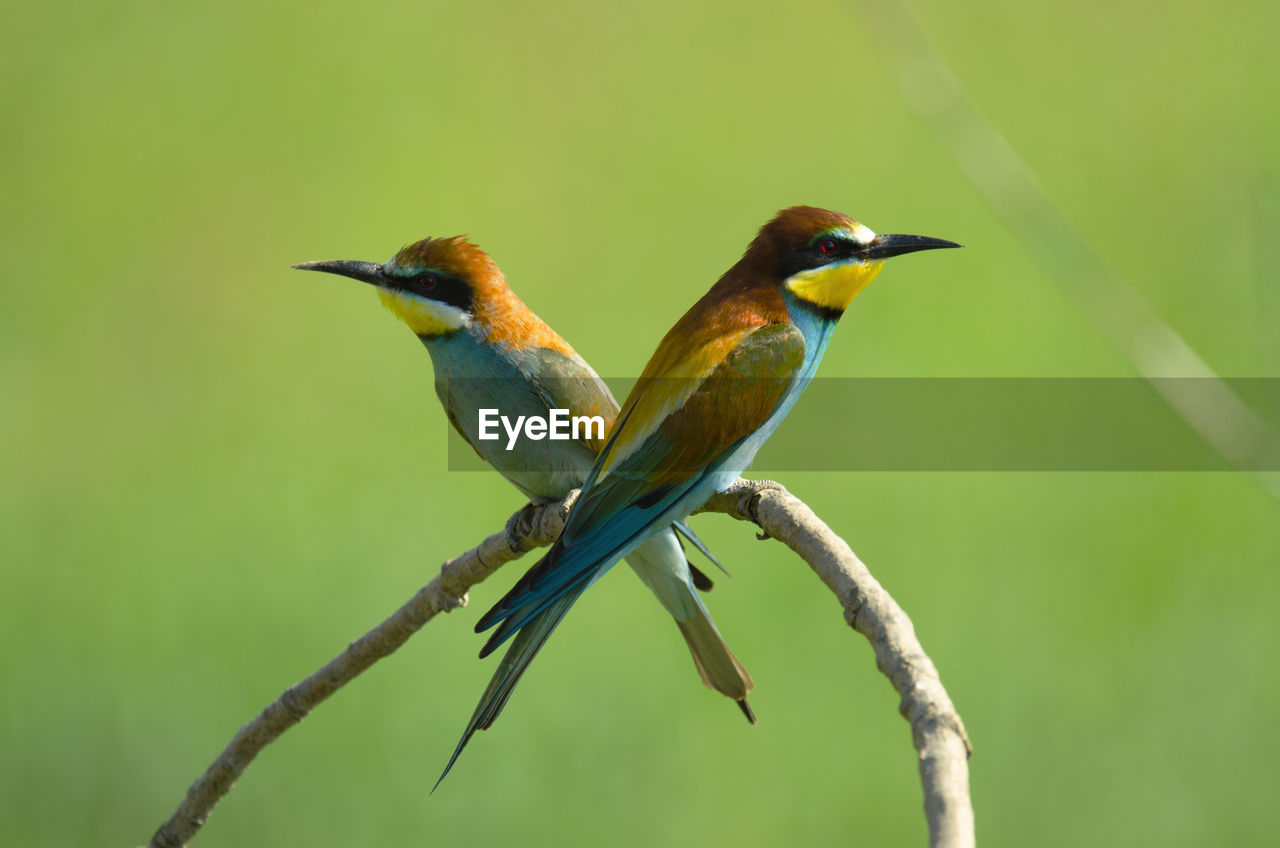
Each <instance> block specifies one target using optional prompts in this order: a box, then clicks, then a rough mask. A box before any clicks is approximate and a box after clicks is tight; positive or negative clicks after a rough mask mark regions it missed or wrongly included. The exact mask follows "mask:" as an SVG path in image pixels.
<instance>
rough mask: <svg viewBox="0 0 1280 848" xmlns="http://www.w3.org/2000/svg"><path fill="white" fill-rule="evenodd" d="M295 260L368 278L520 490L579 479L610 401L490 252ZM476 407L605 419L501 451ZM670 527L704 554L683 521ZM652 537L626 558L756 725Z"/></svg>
mask: <svg viewBox="0 0 1280 848" xmlns="http://www.w3.org/2000/svg"><path fill="white" fill-rule="evenodd" d="M295 267H296V268H300V269H303V270H308V271H325V272H328V273H332V274H341V275H343V276H346V277H351V278H354V279H356V280H361V281H363V282H366V283H371V284H372V285H374V286H376V287H377V289H378V294H379V296H380V297H381V299H382V302H383V303H384V304H386V306H387V307H388V308H389V309H390V310H391V311H392V312H393V313H395V315H396V316H397V317H399V318H400V319H401V320H402V321H403V322H404V323H405V324H407V325H408V326H409V328H410V329H411V330H413V332H414V333H416V334H417V336H418V338H419V339H421V340H422V343H423V344H424V345H425V346H426V348H427V352H428V353H430V355H431V361H432V364H433V365H434V368H435V389H436V395H437V396H438V397H439V398H440V402H441V404H443V406H444V410H445V414H446V415H447V416H448V418H449V421H450V423H452V424H453V426H454V427H455V428H456V429H457V430H458V432H459V433H461V434H462V436H463V438H464V439H466V440H467V442H468V443H470V444H471V446H472V447H473V448H474V449H475V450H476V452H477V453H478V454H479V455H480V456H481V457H482V458H483V459H485V460H486V461H488V462H489V463H490V464H491V465H493V466H494V467H495V468H497V469H498V470H499V471H500V472H501V473H502V475H503V476H504V477H506V478H507V479H508V480H509V481H511V482H512V483H513V484H514V485H515V486H516V487H517V488H518V489H520V491H521V492H523V493H524V494H525V495H526V496H527V497H529V498H530V499H532V500H534V501H536V502H541V503H546V502H551V501H558V500H561V499H563V498H564V497H565V496H566V495H567V494H569V492H570V491H572V490H573V489H575V488H577V487H578V486H580V485H582V482H583V480H585V479H586V475H587V472H588V471H589V470H590V468H591V466H592V463H593V462H594V461H595V458H596V455H597V453H598V452H599V450H600V448H601V447H602V445H603V444H604V434H605V433H606V432H607V431H608V428H609V427H611V426H612V425H613V421H614V418H615V416H616V415H617V413H618V403H617V401H616V400H614V397H613V395H612V393H610V391H609V388H608V386H606V385H605V383H604V381H603V380H601V379H600V378H599V377H598V376H597V375H596V372H595V371H593V370H592V369H591V366H589V365H588V364H587V363H586V362H585V361H584V360H583V359H582V357H580V356H579V355H578V354H577V353H576V352H574V350H573V348H571V347H570V346H569V344H568V343H567V342H566V341H565V340H564V339H562V338H561V337H560V336H559V335H557V334H556V332H555V331H554V330H552V329H551V328H550V327H549V326H547V324H545V323H544V322H543V321H542V320H541V319H540V318H538V316H537V315H535V314H534V313H533V312H532V311H531V310H530V309H529V308H528V307H527V306H525V305H524V303H523V302H521V300H520V299H519V298H518V297H516V295H515V294H514V293H513V292H512V291H511V289H510V288H508V286H507V284H506V281H505V279H504V277H503V275H502V272H501V271H500V270H499V268H498V266H497V263H495V262H494V261H493V260H492V259H491V258H490V257H489V255H488V254H487V253H485V252H484V251H483V250H481V249H480V248H478V247H476V246H475V245H473V244H471V243H470V242H468V241H466V240H465V239H463V238H461V237H457V238H445V239H423V240H422V241H419V242H416V243H414V244H411V245H409V246H408V247H405V248H404V249H402V250H401V251H400V252H399V253H397V254H396V255H395V256H394V257H392V258H391V260H390V261H388V262H386V263H385V264H382V265H379V264H376V263H372V262H352V261H341V260H340V261H332V262H306V263H303V264H301V265H297V266H295ZM482 409H495V410H498V411H500V413H501V414H502V415H503V416H506V417H508V418H509V419H510V420H515V419H516V417H517V416H522V415H523V416H526V417H527V416H539V417H542V418H544V419H546V418H548V416H549V413H550V410H551V409H566V410H568V411H569V413H568V414H569V415H570V416H583V417H591V416H599V417H601V418H602V419H603V422H602V426H601V427H600V428H599V429H598V433H591V432H590V431H589V430H588V431H586V432H583V431H580V435H581V436H582V438H579V439H570V440H552V439H549V438H543V439H538V440H533V439H529V438H525V439H520V440H518V441H517V442H516V444H515V448H514V449H513V450H507V444H508V439H507V435H506V434H505V433H503V434H502V437H501V438H499V439H482V438H480V426H479V418H480V410H482ZM499 432H501V428H499ZM679 529H680V530H681V532H682V533H684V534H685V535H686V536H687V537H688V538H689V539H690V540H691V541H693V542H694V544H695V545H697V546H698V547H699V548H700V549H701V550H703V552H704V553H706V549H705V547H703V546H702V544H701V542H699V541H698V540H697V539H696V537H694V536H693V535H692V533H691V532H690V531H689V530H688V528H687V527H684V525H683V524H681V525H680V527H679ZM651 536H652V537H651V538H650V539H649V540H647V541H646V542H645V543H644V544H643V545H641V546H639V547H637V548H635V550H633V551H631V552H629V554H628V556H627V561H628V562H629V563H630V564H631V566H632V567H633V568H634V570H635V572H636V574H638V575H639V576H640V579H641V580H642V581H643V582H644V583H645V585H647V586H648V587H649V588H650V590H652V591H653V593H654V594H655V595H657V597H658V599H659V600H660V601H661V602H662V605H663V606H664V607H665V608H666V609H667V611H668V612H669V613H670V614H671V615H672V617H673V618H675V620H676V623H677V625H678V626H679V628H680V632H681V634H682V635H683V636H684V638H685V642H686V643H687V644H688V646H689V651H690V653H691V654H692V655H693V660H694V664H695V666H696V667H697V669H698V673H699V674H700V675H701V677H702V679H703V682H705V683H706V684H707V686H709V687H711V688H713V689H716V690H718V691H720V692H722V693H723V694H725V695H727V696H728V697H730V698H732V699H733V700H735V701H736V702H737V703H738V705H739V706H740V707H741V709H742V711H743V713H744V714H745V715H746V716H747V718H748V719H749V720H750V721H751V722H752V723H754V722H755V716H754V715H753V714H752V712H751V708H750V707H749V706H748V705H747V695H748V693H750V691H751V689H752V687H753V685H754V684H753V683H752V681H751V677H750V675H748V674H747V671H746V669H744V668H743V667H742V664H741V663H740V662H739V661H738V659H737V658H736V657H735V656H734V655H733V652H732V651H731V650H729V646H728V645H726V644H725V642H724V640H723V639H722V638H721V636H720V633H719V631H718V630H717V629H716V626H715V623H714V622H713V621H712V620H711V617H710V615H709V614H708V613H707V610H706V608H705V607H704V606H703V604H702V601H701V600H700V599H699V598H698V596H697V593H696V592H695V591H694V586H695V583H697V584H699V585H702V586H703V587H704V588H709V587H710V581H709V580H707V578H706V577H705V576H704V575H702V574H701V573H700V572H697V570H696V569H693V568H692V567H691V566H690V565H689V564H688V562H687V560H686V559H685V556H684V551H683V550H682V548H681V546H680V543H679V541H678V540H677V538H676V535H675V533H674V532H673V531H672V529H671V527H670V525H668V526H667V527H666V528H662V529H660V530H658V531H655V534H651ZM708 556H710V554H708ZM571 603H572V599H566V600H564V601H562V602H560V603H557V604H553V605H552V606H550V607H549V608H548V609H547V610H545V611H543V612H542V613H541V615H540V616H534V617H533V619H531V620H530V622H529V624H528V626H527V627H525V629H524V630H523V631H521V634H520V636H519V637H517V639H516V641H515V642H514V643H513V645H512V648H511V650H510V651H508V653H507V655H506V656H505V657H504V658H503V661H502V663H501V664H500V665H499V667H498V670H497V673H496V674H495V676H494V679H493V682H492V683H491V684H490V686H489V689H488V690H487V691H486V698H485V704H484V709H478V710H477V711H476V714H475V715H474V716H473V717H472V729H475V728H485V727H488V726H489V725H490V724H492V723H493V721H494V720H495V719H496V718H497V716H498V713H499V712H500V711H501V710H502V707H503V705H504V704H505V703H506V699H507V697H508V696H509V695H510V694H511V691H512V690H513V689H514V687H515V684H516V682H517V681H518V680H519V678H520V675H521V674H523V672H524V669H525V668H526V667H527V665H528V663H529V661H530V660H532V659H533V655H534V654H535V653H537V651H538V649H539V648H540V647H541V646H542V643H543V642H544V641H545V640H546V637H547V636H548V635H550V632H551V630H552V629H553V628H554V627H555V625H556V624H557V623H558V622H559V621H560V618H561V617H563V615H564V613H565V612H566V611H567V610H568V608H569V605H570V604H571ZM468 732H469V733H470V730H469V731H468Z"/></svg>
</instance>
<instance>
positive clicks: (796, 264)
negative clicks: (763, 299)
mask: <svg viewBox="0 0 1280 848" xmlns="http://www.w3.org/2000/svg"><path fill="white" fill-rule="evenodd" d="M860 246H861V245H859V244H858V243H856V242H854V241H852V240H850V239H848V238H842V237H841V236H839V235H834V234H827V235H823V236H819V237H818V238H816V239H814V240H813V241H812V242H811V243H810V244H808V245H805V246H804V247H799V248H795V249H793V250H784V251H783V252H782V254H781V255H780V256H779V257H778V273H780V274H781V275H782V276H783V277H784V278H785V277H790V276H792V275H794V274H798V273H800V272H801V271H807V270H810V269H812V268H821V267H822V266H824V265H830V264H832V263H834V262H841V261H843V260H845V259H848V258H849V257H851V256H853V255H854V254H855V253H856V252H857V250H858V248H859V247H860ZM824 247H825V248H828V251H824V250H823V248H824Z"/></svg>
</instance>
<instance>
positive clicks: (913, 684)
mask: <svg viewBox="0 0 1280 848" xmlns="http://www.w3.org/2000/svg"><path fill="white" fill-rule="evenodd" d="M702 509H703V510H704V511H707V512H721V513H724V514H726V515H731V516H733V517H734V518H738V519H741V520H744V521H751V522H754V523H755V524H757V525H759V527H760V529H762V530H764V532H765V534H766V535H767V536H770V537H773V538H775V539H777V540H778V541H780V542H782V543H783V544H785V545H786V546H787V547H789V548H791V550H793V551H795V552H796V553H797V554H799V555H800V558H801V559H803V560H804V561H805V562H807V563H808V564H809V567H810V568H812V569H813V571H814V573H815V574H817V575H818V576H819V577H821V578H822V582H823V583H826V584H827V588H828V589H830V590H831V591H832V592H833V593H834V594H835V596H836V598H838V599H839V601H840V604H841V606H843V607H844V617H845V621H847V622H848V623H849V626H850V627H852V628H853V629H854V630H856V631H858V632H859V633H861V634H862V635H863V636H866V637H867V639H868V640H870V642H871V644H872V646H873V647H874V648H875V652H876V666H877V667H878V668H879V669H880V671H881V672H883V673H884V675H885V676H886V677H888V678H889V680H890V681H891V682H892V683H893V688H894V689H895V690H897V692H898V694H899V695H900V696H901V697H902V701H901V703H900V704H899V706H898V710H899V712H901V713H902V715H903V717H905V718H906V719H907V721H908V722H910V724H911V735H912V738H913V741H914V742H915V748H916V753H917V754H918V755H919V758H920V782H921V784H922V785H923V787H924V810H925V818H926V819H927V820H928V822H929V844H930V845H931V846H933V848H972V846H973V845H974V825H973V805H972V803H971V802H970V799H969V765H968V757H969V754H970V753H972V751H973V748H972V747H971V746H970V744H969V737H968V735H967V734H966V733H965V729H964V723H963V722H962V721H961V720H960V716H959V714H958V713H957V712H956V708H955V707H954V706H953V705H952V703H951V698H950V697H949V696H948V695H947V690H946V689H944V688H943V686H942V680H941V678H939V677H938V670H937V669H936V668H935V667H934V665H933V661H932V660H930V659H929V656H928V655H927V654H925V652H924V648H922V647H921V646H920V641H919V640H918V639H917V638H916V632H915V628H914V627H913V626H912V625H911V619H910V618H908V617H907V614H906V613H905V612H903V611H902V607H900V606H898V604H897V602H896V601H894V599H893V598H892V596H890V595H889V593H888V592H886V591H885V589H884V587H883V586H881V585H880V583H879V582H878V581H877V580H876V579H875V578H874V577H872V576H871V572H870V571H868V570H867V567H866V566H865V565H864V564H863V563H862V560H860V559H858V557H857V555H856V554H855V553H854V552H853V550H852V549H851V548H850V547H849V544H848V543H847V542H845V540H844V539H842V538H840V537H839V536H837V535H836V534H835V533H834V532H832V530H831V528H830V527H828V526H827V525H826V524H825V523H824V522H823V521H822V519H820V518H818V516H817V515H815V514H814V512H813V510H811V509H810V508H809V507H808V506H806V505H805V503H804V502H803V501H801V500H800V499H799V498H797V497H796V496H795V495H792V494H791V493H790V492H788V491H787V490H786V489H784V488H783V487H782V486H780V485H779V484H777V483H773V482H771V481H768V480H738V481H737V482H736V483H734V484H733V485H732V486H730V487H729V488H728V489H727V490H726V491H724V492H721V493H719V494H716V495H713V496H712V497H711V499H710V500H709V501H707V503H706V505H705V506H704V507H703V508H702Z"/></svg>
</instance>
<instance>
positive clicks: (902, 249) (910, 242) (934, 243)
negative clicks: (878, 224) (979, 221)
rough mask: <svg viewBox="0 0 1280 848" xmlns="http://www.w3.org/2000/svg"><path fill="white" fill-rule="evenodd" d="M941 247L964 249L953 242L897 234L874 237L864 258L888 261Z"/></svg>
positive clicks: (929, 237)
mask: <svg viewBox="0 0 1280 848" xmlns="http://www.w3.org/2000/svg"><path fill="white" fill-rule="evenodd" d="M943 247H964V245H962V244H959V243H957V242H954V241H947V240H946V239H940V238H933V237H931V236H908V235H902V234H899V233H890V234H888V235H881V236H876V237H875V238H874V239H872V240H871V242H870V243H869V244H868V245H867V247H866V251H865V256H866V257H867V258H868V259H888V258H889V257H891V256H901V255H903V254H904V253H915V252H916V251H918V250H937V249H939V248H943Z"/></svg>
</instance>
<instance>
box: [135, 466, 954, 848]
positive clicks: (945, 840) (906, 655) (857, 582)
mask: <svg viewBox="0 0 1280 848" xmlns="http://www.w3.org/2000/svg"><path fill="white" fill-rule="evenodd" d="M576 496H577V492H573V493H571V494H570V495H569V497H568V498H566V499H565V501H563V502H561V503H552V504H544V505H536V506H535V505H533V504H530V505H528V506H526V507H525V508H524V509H522V510H521V511H519V512H517V513H516V514H515V515H513V516H511V518H510V520H508V522H507V527H506V529H505V530H504V531H503V532H501V533H495V534H493V535H492V536H490V537H489V538H487V539H485V540H484V541H483V542H481V543H480V544H479V545H478V546H477V547H475V548H473V549H472V550H469V551H467V552H466V553H464V554H462V555H461V556H459V557H456V558H454V559H451V560H449V561H448V562H446V563H445V564H444V565H443V566H442V567H441V569H440V575H439V576H438V577H436V578H435V579H433V580H432V581H431V582H430V583H428V584H427V585H426V586H425V587H423V588H422V589H421V590H419V592H418V593H417V594H416V595H414V597H413V598H412V599H411V600H410V601H409V602H408V603H406V604H405V605H404V606H402V607H401V608H400V609H399V610H397V611H396V612H395V614H394V615H392V616H391V617H390V618H388V619H387V620H386V621H384V622H382V624H380V625H378V626H377V627H375V628H374V629H373V630H371V631H369V632H368V633H367V634H365V635H364V636H362V637H361V638H359V639H357V640H356V641H355V642H352V643H351V644H350V645H349V646H348V647H347V649H346V650H345V651H344V652H343V653H341V654H340V655H338V656H337V657H335V658H334V659H332V660H330V661H329V662H328V664H326V665H325V666H324V667H323V668H322V669H320V670H319V671H317V672H316V673H315V674H313V675H311V676H310V677H308V678H307V679H306V680H304V681H302V682H301V683H299V684H297V685H296V686H293V687H290V688H289V689H288V690H286V691H285V693H284V694H283V695H281V696H280V697H279V698H278V699H277V700H276V701H275V702H274V703H272V704H271V705H270V706H268V707H267V708H266V709H265V710H263V711H262V714H261V715H259V716H258V717H257V718H255V719H254V720H253V721H251V722H249V723H248V724H246V725H245V726H244V727H242V728H241V729H240V731H239V732H238V733H237V734H236V735H235V738H233V739H232V740H231V743H230V744H229V745H228V746H227V747H226V750H224V751H223V752H222V754H221V755H220V756H219V757H218V758H217V759H216V760H215V761H214V762H213V765H211V766H210V767H209V769H208V770H207V771H206V772H205V773H204V774H203V775H202V776H201V777H200V779H199V780H197V781H196V782H195V783H194V784H193V785H192V786H191V788H190V789H189V790H188V791H187V797H186V798H185V799H184V800H183V802H182V804H181V805H180V806H179V807H178V809H177V811H175V812H174V814H173V816H171V817H170V818H169V820H168V821H166V822H165V823H164V824H163V825H161V826H160V828H159V829H158V830H157V831H156V833H155V835H154V836H152V837H151V843H150V844H151V846H152V848H178V847H179V846H183V845H186V844H187V843H188V842H189V841H190V840H191V838H192V837H194V836H195V834H196V833H197V832H198V831H199V830H200V828H201V827H202V826H203V825H204V823H205V821H206V820H207V818H208V816H209V813H210V811H211V810H212V809H213V806H214V805H215V804H217V803H218V801H219V800H220V799H221V798H222V796H223V795H225V794H226V793H227V792H228V791H230V789H231V787H232V785H233V784H234V782H235V780H236V778H238V777H239V776H240V775H241V774H242V773H243V772H244V770H245V768H247V767H248V765H249V763H250V762H252V760H253V758H254V757H255V756H257V754H258V752H259V751H261V750H262V749H263V748H264V747H266V746H267V745H268V744H269V743H271V742H272V741H273V740H274V739H275V738H276V737H278V736H279V735H280V734H281V733H284V732H285V731H286V730H288V729H289V728H290V727H292V726H293V725H295V724H297V723H298V722H299V721H301V720H302V719H303V717H305V716H306V715H307V713H309V712H310V711H311V710H312V709H314V708H315V707H316V706H317V705H318V704H319V703H320V702H321V701H323V700H324V699H325V698H327V697H329V696H330V695H332V694H333V693H334V692H336V691H337V690H338V689H340V688H341V687H342V686H344V685H345V684H346V683H348V682H349V681H351V680H352V679H353V678H355V677H356V675H358V674H360V673H361V672H362V671H364V670H365V669H366V668H368V667H369V666H371V665H373V663H375V662H376V661H378V660H379V659H381V658H382V657H385V656H387V655H388V654H390V653H392V652H393V651H395V650H396V649H397V648H399V647H400V646H401V645H402V644H404V642H405V641H407V640H408V638H409V637H410V636H412V635H413V634H414V633H415V632H416V631H417V630H418V629H419V628H421V627H422V626H423V625H424V624H426V623H427V622H428V621H430V620H431V619H432V618H434V617H435V615H436V613H438V612H441V611H445V612H447V611H449V610H451V609H455V608H457V607H459V606H462V605H463V604H465V603H466V594H467V590H468V589H469V588H470V587H471V586H473V585H475V584H476V583H479V582H480V581H482V580H484V579H485V578H486V577H488V576H489V575H490V574H492V573H493V572H494V571H496V570H497V569H498V568H499V567H500V566H502V565H504V564H506V563H508V562H511V561H512V560H515V559H518V558H520V557H521V556H522V555H524V554H525V553H526V552H528V551H530V550H532V549H534V548H537V547H543V546H546V545H549V544H551V542H553V541H554V540H555V538H556V537H557V536H558V535H559V534H560V530H561V528H562V527H563V526H564V518H565V516H566V515H567V514H568V510H569V507H570V505H572V502H573V499H574V498H575V497H576ZM701 511H704V512H722V513H725V514H728V515H731V516H733V517H734V518H739V519H743V520H748V521H753V522H755V523H756V524H758V525H759V526H760V527H761V528H762V529H763V530H764V531H765V533H766V534H768V535H769V536H772V537H774V538H777V539H779V540H781V541H782V542H784V543H785V544H786V545H787V546H788V547H790V548H791V549H792V550H793V551H795V552H796V553H797V554H799V555H800V556H801V558H803V559H804V560H805V561H806V562H807V563H809V565H810V566H811V567H812V568H813V570H814V571H815V572H816V573H817V574H818V576H819V577H821V578H822V580H823V582H825V583H826V584H827V586H828V587H829V588H830V589H831V590H832V591H833V592H834V593H835V594H836V597H838V598H839V599H840V602H841V604H842V605H843V606H844V609H845V618H846V620H848V622H849V624H850V625H851V626H852V627H853V628H854V629H855V630H857V631H858V632H859V633H862V634H863V635H865V636H866V637H867V638H868V639H870V640H871V643H872V645H873V646H874V647H875V652H876V664H877V665H878V666H879V668H880V670H881V671H882V672H884V674H885V675H887V676H888V677H889V679H890V680H891V681H892V682H893V686H894V688H895V689H896V690H897V691H898V693H899V694H900V695H901V696H902V704H901V708H900V709H901V711H902V714H903V715H904V716H905V717H906V718H907V720H908V721H909V722H910V723H911V729H912V735H913V737H914V740H915V747H916V751H917V752H918V754H919V758H920V778H921V781H922V783H923V784H924V793H925V815H926V817H927V818H928V821H929V835H930V845H932V846H934V848H969V846H972V845H973V844H974V839H973V810H972V807H971V806H970V803H969V772H968V765H967V762H966V757H967V755H968V752H969V742H968V739H967V737H966V736H965V732H964V725H963V724H962V723H961V722H960V717H959V716H958V715H957V714H956V712H955V708H954V707H953V706H952V705H951V700H950V699H949V698H948V697H947V693H946V691H945V690H944V689H943V688H942V683H941V681H940V680H939V678H938V672H937V670H936V669H935V668H934V666H933V663H932V662H931V661H930V660H929V658H928V656H926V655H925V653H924V650H923V649H922V648H921V647H920V643H919V641H917V639H916V637H915V632H914V630H913V628H912V626H911V620H910V619H908V618H907V616H906V614H905V613H904V612H903V611H902V609H901V608H900V607H898V605H897V604H896V603H895V602H894V601H893V599H892V598H891V597H890V596H889V594H888V593H887V592H885V590H884V589H883V588H882V587H881V586H880V584H879V583H877V582H876V580H875V578H874V577H872V576H871V574H870V572H868V571H867V569H866V567H865V566H864V565H863V564H862V562H861V561H860V560H858V558H857V557H856V556H855V555H854V554H853V551H852V550H850V548H849V546H848V544H846V543H845V542H844V540H842V539H841V538H840V537H839V536H837V535H836V534H835V533H833V532H832V531H831V529H830V528H829V527H827V525H825V524H823V523H822V521H821V520H819V519H818V517H817V516H816V515H814V514H813V511H812V510H810V509H809V508H808V507H807V506H805V505H804V503H802V502H801V501H800V500H799V499H797V498H795V497H794V496H792V495H791V494H789V493H788V492H787V491H786V490H785V489H783V488H782V487H781V486H779V485H778V484H777V483H772V482H769V481H758V482H753V481H746V480H739V481H737V482H736V483H735V484H734V485H733V486H731V487H730V488H729V489H728V490H727V491H726V492H725V493H723V494H718V495H715V496H714V497H712V498H711V500H710V501H708V503H707V504H706V506H704V507H703V508H702V510H701Z"/></svg>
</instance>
